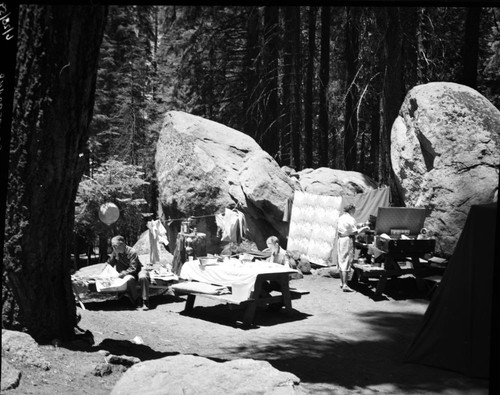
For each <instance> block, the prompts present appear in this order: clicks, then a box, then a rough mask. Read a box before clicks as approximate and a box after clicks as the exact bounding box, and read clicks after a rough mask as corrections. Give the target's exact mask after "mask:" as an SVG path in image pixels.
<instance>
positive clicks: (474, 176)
mask: <svg viewBox="0 0 500 395" xmlns="http://www.w3.org/2000/svg"><path fill="white" fill-rule="evenodd" d="M499 138H500V111H499V110H498V109H497V108H495V107H494V106H493V104H491V103H490V102H489V101H488V100H487V99H486V98H484V97H483V96H482V95H481V94H479V93H478V92H476V91H475V90H473V89H471V88H469V87H466V86H463V85H459V84H455V83H445V82H433V83H429V84H425V85H420V86H417V87H415V88H413V89H412V90H411V91H410V92H408V94H407V96H406V98H405V100H404V102H403V105H402V107H401V110H400V112H399V116H398V118H397V119H396V121H395V122H394V124H393V127H392V132H391V160H392V166H393V169H394V172H395V174H396V178H397V181H398V182H399V184H400V188H401V191H402V193H403V196H404V201H405V204H406V206H408V207H426V208H428V209H429V215H428V218H427V221H426V226H427V227H428V228H429V229H430V230H431V232H433V233H434V235H435V236H436V240H437V252H438V253H441V254H443V255H445V256H447V255H450V254H452V253H453V250H454V247H455V244H456V241H457V239H458V237H459V235H460V232H461V230H462V228H463V225H464V223H465V220H466V218H467V214H468V212H469V208H470V206H471V205H474V204H482V203H490V202H492V201H495V200H496V199H497V194H498V171H499V159H500V151H499V148H500V147H499ZM484 231H485V232H486V231H488V230H487V229H485V230H484Z"/></svg>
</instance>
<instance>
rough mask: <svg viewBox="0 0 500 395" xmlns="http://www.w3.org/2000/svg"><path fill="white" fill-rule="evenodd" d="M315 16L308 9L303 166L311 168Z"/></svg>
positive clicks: (312, 11) (314, 11)
mask: <svg viewBox="0 0 500 395" xmlns="http://www.w3.org/2000/svg"><path fill="white" fill-rule="evenodd" d="M316 14H317V8H316V7H314V6H310V7H309V28H308V30H309V41H308V47H307V48H308V57H307V72H306V86H305V88H306V93H305V100H304V131H305V136H304V164H305V167H313V114H314V112H313V111H314V110H313V109H314V106H313V100H314V90H313V86H314V84H313V82H314V56H315V55H316Z"/></svg>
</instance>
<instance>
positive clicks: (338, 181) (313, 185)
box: [296, 167, 378, 196]
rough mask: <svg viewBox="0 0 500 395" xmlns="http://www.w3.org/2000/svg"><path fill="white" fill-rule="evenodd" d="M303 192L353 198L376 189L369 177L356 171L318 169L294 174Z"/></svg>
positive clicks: (376, 186)
mask: <svg viewBox="0 0 500 395" xmlns="http://www.w3.org/2000/svg"><path fill="white" fill-rule="evenodd" d="M296 176H297V177H298V182H299V184H300V187H301V190H302V191H303V192H308V193H312V194H315V195H327V196H353V195H356V194H358V193H365V192H368V191H371V190H373V189H377V188H378V185H377V184H376V183H375V181H373V180H372V179H371V178H370V177H368V176H366V175H364V174H362V173H358V172H357V171H345V170H337V169H330V168H328V167H320V168H318V169H314V170H313V169H304V170H302V171H299V172H297V173H296Z"/></svg>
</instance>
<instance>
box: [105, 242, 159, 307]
mask: <svg viewBox="0 0 500 395" xmlns="http://www.w3.org/2000/svg"><path fill="white" fill-rule="evenodd" d="M111 247H112V248H113V252H112V253H111V255H110V257H109V259H108V262H107V263H108V264H109V265H111V266H114V267H115V268H116V271H117V272H118V276H119V277H120V278H126V279H127V296H128V298H129V299H130V301H131V302H132V304H133V306H134V307H136V306H137V307H140V306H141V299H140V297H139V296H138V294H137V289H136V287H137V279H139V283H140V285H141V292H142V309H143V310H149V272H148V271H146V270H144V269H142V270H141V262H140V261H139V258H138V257H137V251H136V250H134V249H133V248H132V247H129V246H128V245H126V244H125V239H124V238H123V236H115V237H113V238H112V239H111Z"/></svg>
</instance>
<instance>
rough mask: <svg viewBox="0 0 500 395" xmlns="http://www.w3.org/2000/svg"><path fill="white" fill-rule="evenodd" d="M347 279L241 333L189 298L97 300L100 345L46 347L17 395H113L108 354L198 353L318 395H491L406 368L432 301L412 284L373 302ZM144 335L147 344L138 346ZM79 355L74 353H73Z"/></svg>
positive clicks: (396, 286)
mask: <svg viewBox="0 0 500 395" xmlns="http://www.w3.org/2000/svg"><path fill="white" fill-rule="evenodd" d="M339 284H340V280H339V279H338V278H332V277H329V276H324V275H317V274H315V275H306V276H305V277H304V278H303V279H298V280H292V286H295V287H297V288H300V289H304V290H309V291H310V294H309V295H306V296H304V297H303V298H302V299H300V300H295V301H293V308H294V312H293V313H292V314H291V315H288V314H286V312H285V311H281V312H278V313H276V312H272V311H270V310H264V309H262V310H258V312H257V315H256V321H255V324H256V325H255V327H252V328H250V329H243V328H242V327H241V321H240V320H241V319H242V316H243V314H242V311H241V310H229V308H228V306H226V305H216V304H214V302H213V301H211V300H210V299H207V298H198V300H197V301H196V303H195V306H202V307H195V309H194V310H193V311H192V312H191V313H189V315H185V314H183V313H182V311H183V309H184V303H185V299H184V298H176V297H174V296H172V295H168V294H162V295H156V296H154V297H152V302H153V305H154V306H153V307H154V308H153V309H151V310H149V311H134V310H131V309H129V306H128V301H127V300H126V299H123V298H116V297H112V298H111V299H108V300H96V299H94V301H92V300H90V301H88V302H87V303H86V310H81V309H78V310H79V312H81V314H82V320H81V322H80V324H79V325H80V328H82V329H88V330H90V331H91V332H92V334H93V335H94V340H95V344H94V346H92V347H88V348H86V349H85V348H83V349H80V350H75V349H73V350H72V349H70V348H67V347H64V345H63V346H60V347H54V346H42V347H41V350H42V353H43V355H44V357H45V358H46V359H47V360H48V361H50V363H51V365H52V368H51V369H50V370H49V371H42V370H40V369H36V368H29V369H28V368H26V369H23V377H22V379H21V384H20V386H19V387H18V388H17V389H14V390H10V391H7V392H6V393H9V394H47V395H48V394H51V395H53V394H74V395H77V394H94V395H95V394H108V393H109V392H110V391H111V389H112V388H113V386H114V384H115V383H116V382H117V381H118V379H119V378H120V377H121V375H122V374H123V371H122V370H120V369H119V368H117V369H113V371H112V373H111V374H109V375H106V376H104V377H100V376H96V375H94V374H93V373H92V372H93V370H94V368H95V367H96V366H98V365H99V364H102V363H104V356H103V355H102V354H101V353H99V352H98V351H99V350H100V349H106V350H109V351H110V352H111V353H112V354H116V355H131V356H136V357H138V358H140V359H141V360H148V359H156V358H161V357H164V356H169V355H176V354H196V355H199V356H203V357H207V358H211V359H214V360H216V361H226V360H232V359H238V358H253V359H259V360H267V361H269V362H270V363H271V364H272V365H273V366H274V367H275V368H277V369H279V370H282V371H288V372H292V373H294V374H295V375H297V376H298V377H299V378H300V380H301V386H302V387H303V388H304V389H305V390H307V391H308V392H309V393H312V394H351V393H355V394H373V393H384V394H388V393H390V394H486V393H488V381H486V380H476V379H471V378H467V377H465V376H462V375H460V374H457V373H453V372H450V371H446V370H441V369H436V368H431V367H426V366H421V365H416V364H410V363H405V362H404V354H405V350H406V349H407V347H408V346H409V344H410V342H411V340H412V338H413V336H414V334H415V332H416V331H417V329H418V328H419V325H420V322H421V320H422V317H423V314H424V312H425V310H426V308H427V305H428V303H429V301H428V300H427V299H425V298H424V297H423V296H422V295H421V294H419V293H418V291H417V288H416V286H415V281H414V279H412V278H406V279H403V278H401V279H394V280H391V281H389V283H388V285H387V288H386V295H387V296H386V297H383V298H380V299H379V300H374V298H373V297H372V294H371V292H372V291H371V288H370V287H367V286H365V285H364V284H361V285H359V286H357V288H356V290H357V292H354V293H343V292H341V290H340V287H339ZM136 336H139V337H140V338H141V339H142V340H143V341H144V344H135V343H134V342H132V339H134V338H135V337H136ZM73 348H75V347H74V346H73Z"/></svg>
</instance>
